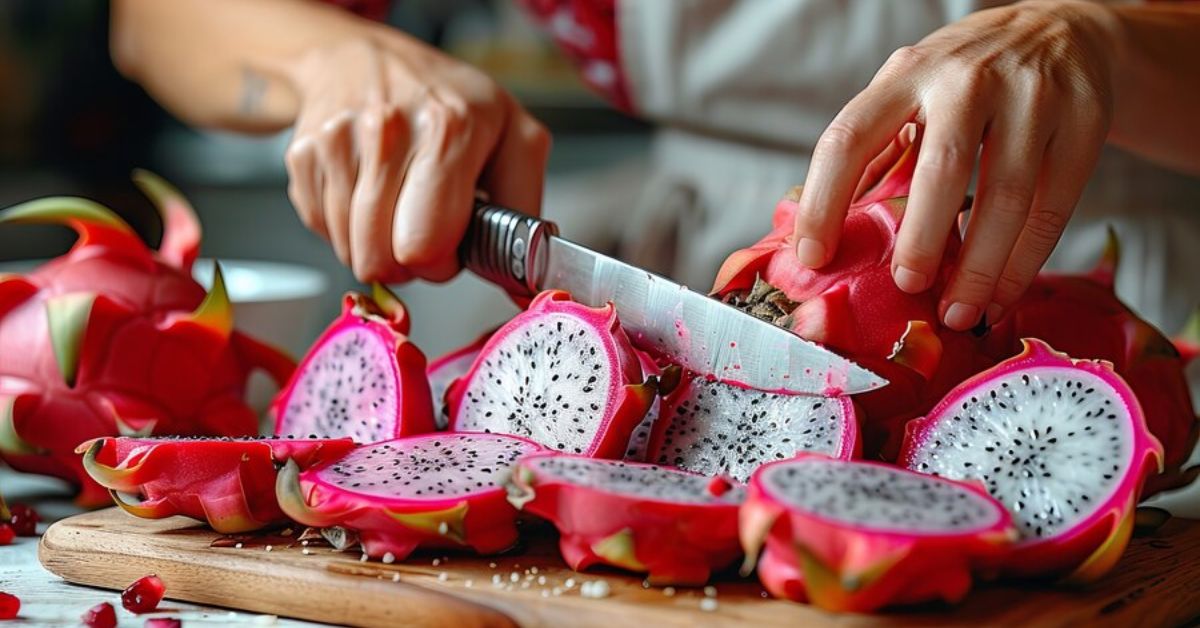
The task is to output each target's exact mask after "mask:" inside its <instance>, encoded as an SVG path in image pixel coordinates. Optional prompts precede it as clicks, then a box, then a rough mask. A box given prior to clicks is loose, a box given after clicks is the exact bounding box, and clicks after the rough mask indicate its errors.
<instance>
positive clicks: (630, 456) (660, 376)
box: [624, 349, 683, 462]
mask: <svg viewBox="0 0 1200 628" xmlns="http://www.w3.org/2000/svg"><path fill="white" fill-rule="evenodd" d="M635 350H636V349H635ZM637 354H638V361H639V362H641V364H642V372H643V373H645V374H646V376H647V378H646V382H647V384H649V385H651V386H653V387H654V391H655V396H654V399H653V400H651V402H650V407H649V408H648V409H647V410H646V416H644V417H642V422H641V423H638V424H637V427H635V428H633V434H632V435H631V436H630V437H629V444H628V445H626V447H625V456H624V459H625V460H630V461H633V462H645V461H646V457H647V455H649V452H648V449H649V447H650V435H651V434H652V433H653V431H654V425H655V424H656V423H657V422H658V417H659V416H660V415H661V413H662V405H663V396H664V395H666V394H667V393H669V392H671V391H672V390H674V389H675V387H676V386H678V385H679V380H680V378H681V377H682V374H683V370H682V369H680V368H679V366H677V365H675V364H669V363H668V364H667V365H666V366H662V365H660V364H659V363H658V362H657V361H656V360H655V359H654V357H653V356H651V355H650V354H649V353H646V352H645V351H640V350H638V351H637Z"/></svg>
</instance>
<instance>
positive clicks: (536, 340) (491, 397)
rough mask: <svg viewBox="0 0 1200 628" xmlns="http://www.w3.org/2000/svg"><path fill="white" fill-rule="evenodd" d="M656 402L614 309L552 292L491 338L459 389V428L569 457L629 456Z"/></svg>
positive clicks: (455, 418)
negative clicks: (631, 440) (509, 438)
mask: <svg viewBox="0 0 1200 628" xmlns="http://www.w3.org/2000/svg"><path fill="white" fill-rule="evenodd" d="M653 399H654V386H653V384H651V383H646V382H644V381H643V380H642V368H641V366H640V364H639V359H638V356H637V353H636V352H635V350H634V348H633V346H632V345H631V344H630V343H629V339H628V338H627V337H626V336H625V332H624V331H623V330H622V329H621V325H620V322H619V321H618V320H617V314H616V312H615V310H614V309H613V307H612V305H611V304H610V305H608V306H606V307H602V308H591V307H587V306H585V305H581V304H579V303H575V302H573V301H571V300H570V295H568V294H567V293H566V292H562V291H556V290H548V291H546V292H543V293H541V294H540V295H538V296H537V297H536V298H534V300H533V302H532V303H531V304H530V306H529V309H528V310H526V311H524V312H522V313H521V314H518V315H517V316H516V317H515V318H513V319H512V320H510V321H509V322H508V323H505V324H504V326H502V327H501V328H500V329H498V330H497V331H496V333H495V334H493V335H492V337H491V338H490V339H489V340H488V341H487V343H486V344H485V345H484V347H483V349H482V350H481V351H480V353H479V355H478V356H477V357H476V358H475V363H474V364H472V365H471V370H470V371H469V372H468V373H467V375H465V376H464V377H462V378H461V379H459V380H458V381H456V382H454V384H452V385H451V386H450V389H449V390H448V391H447V393H446V404H447V407H448V408H449V412H450V428H451V429H452V430H454V431H458V432H490V433H500V434H513V435H516V436H521V437H525V438H530V439H532V440H534V441H536V442H538V443H541V444H542V445H544V446H546V447H548V448H550V449H554V450H557V451H562V452H565V453H576V454H586V455H589V456H595V457H600V458H620V457H621V455H622V454H624V453H625V448H626V446H627V445H628V443H629V438H630V436H631V434H632V433H633V430H634V428H635V427H637V425H638V424H639V423H640V422H641V420H642V418H643V417H644V416H645V415H646V412H647V410H648V409H649V407H650V404H651V402H652V401H653Z"/></svg>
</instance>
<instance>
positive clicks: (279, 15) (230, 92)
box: [110, 0, 378, 132]
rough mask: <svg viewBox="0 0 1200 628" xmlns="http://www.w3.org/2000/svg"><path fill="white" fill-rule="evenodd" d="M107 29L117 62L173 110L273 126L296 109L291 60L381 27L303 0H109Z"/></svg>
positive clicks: (194, 118)
mask: <svg viewBox="0 0 1200 628" xmlns="http://www.w3.org/2000/svg"><path fill="white" fill-rule="evenodd" d="M111 29H112V32H111V38H110V39H111V44H110V45H111V53H112V57H113V62H114V63H115V64H116V65H117V68H118V69H119V70H120V71H121V73H122V74H124V75H125V76H127V77H129V78H130V79H132V80H135V81H137V82H138V83H140V84H141V85H142V86H143V87H144V88H145V89H146V91H147V92H149V93H150V95H151V96H153V97H154V98H155V99H156V100H157V101H159V103H161V104H162V105H163V106H164V107H166V108H167V109H168V110H170V111H171V112H172V113H173V114H175V115H176V116H178V117H179V118H181V119H183V120H185V121H187V122H188V123H191V124H195V125H199V126H206V127H217V128H224V129H230V130H237V131H244V132H269V131H275V130H278V129H281V128H284V127H286V126H288V125H290V124H291V123H292V122H293V120H294V119H295V117H296V109H297V102H298V100H297V96H296V94H295V93H294V91H293V89H292V87H291V85H290V84H289V82H288V80H287V79H286V77H285V74H286V71H285V69H286V67H287V64H288V63H289V62H290V61H292V60H294V59H296V58H297V57H299V56H300V55H302V53H303V52H304V51H305V50H308V49H310V48H314V47H318V46H323V45H327V44H332V43H336V42H338V41H342V40H347V39H351V38H354V37H361V36H363V35H364V34H367V33H371V32H374V31H375V30H376V29H378V27H377V26H376V25H374V24H373V23H371V22H368V21H366V20H362V19H360V18H358V17H356V16H354V15H351V14H349V13H346V12H345V11H342V10H339V9H336V8H333V7H329V6H325V5H322V4H320V3H316V2H308V1H304V0H171V1H170V2H163V1H161V0H114V2H113V8H112V24H111Z"/></svg>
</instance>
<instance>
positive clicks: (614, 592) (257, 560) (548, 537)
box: [38, 509, 1200, 628]
mask: <svg viewBox="0 0 1200 628" xmlns="http://www.w3.org/2000/svg"><path fill="white" fill-rule="evenodd" d="M525 536H526V537H534V540H532V541H529V542H528V544H527V546H525V547H524V548H522V549H521V550H519V551H517V552H514V553H512V554H511V555H506V556H502V557H492V558H479V557H469V556H463V555H452V556H449V557H448V560H447V559H446V558H443V557H442V556H441V555H419V556H416V557H413V558H410V559H409V560H407V561H404V562H403V563H396V564H390V565H387V564H383V563H380V562H377V561H372V562H360V560H359V554H358V553H357V552H352V553H342V552H335V551H333V550H331V549H330V548H328V547H320V548H311V549H310V548H302V547H300V546H298V545H297V546H295V547H288V546H287V545H288V543H287V542H286V541H282V540H277V544H273V545H272V549H271V551H267V550H266V548H265V547H264V546H262V545H261V543H262V541H258V542H257V543H256V542H251V541H247V542H246V543H244V544H243V547H241V548H236V547H210V544H211V543H212V541H213V540H215V539H217V538H218V537H219V535H217V534H216V533H215V532H212V531H211V530H207V529H205V528H203V527H201V526H199V525H198V524H196V522H194V521H192V520H189V519H184V518H181V517H174V518H171V519H164V520H160V521H145V520H141V519H135V518H133V517H131V516H129V515H126V514H125V513H123V512H120V511H118V510H116V509H109V510H104V511H99V512H93V513H87V514H83V515H78V516H75V517H71V518H69V519H65V520H63V521H60V522H58V523H55V524H54V525H52V526H50V528H49V529H48V530H47V531H46V534H45V536H43V537H42V542H41V546H40V547H39V552H38V555H39V558H40V559H41V561H42V564H43V565H45V567H46V568H47V569H49V570H50V571H51V572H53V573H55V574H57V575H59V576H61V577H63V578H64V579H66V580H68V581H70V582H76V583H80V584H87V585H93V586H99V587H105V588H109V589H122V588H124V587H125V586H127V585H128V584H129V583H130V582H133V581H134V580H136V579H137V578H140V577H142V576H144V575H146V574H149V573H157V574H158V575H159V576H161V577H162V579H163V580H164V582H165V583H166V585H167V596H168V597H169V598H174V599H178V600H185V601H189V602H198V603H202V604H213V605H218V606H225V607H230V608H237V609H244V610H248V611H253V612H259V613H269V614H275V615H281V616H287V617H296V618H301V619H307V620H314V621H324V622H330V623H339V624H352V625H359V626H384V625H388V626H398V625H403V626H447V627H450V626H454V627H468V626H513V625H522V626H573V627H574V626H580V627H583V626H602V627H604V628H623V627H625V626H631V625H632V626H639V627H640V626H655V627H657V626H680V627H688V628H693V627H695V626H719V625H730V626H733V625H743V626H744V625H755V626H785V625H786V626H833V625H839V626H864V627H868V626H869V627H882V626H910V625H911V626H934V625H938V626H943V625H945V626H950V625H960V626H979V625H983V624H1004V625H1019V626H1065V625H1087V626H1096V625H1113V626H1138V625H1142V626H1167V625H1178V624H1183V623H1188V622H1192V621H1195V620H1196V619H1197V618H1200V522H1194V521H1184V520H1173V521H1170V522H1168V523H1167V525H1165V526H1164V527H1163V528H1161V529H1160V530H1158V531H1157V532H1155V533H1153V534H1151V535H1149V536H1144V537H1141V538H1137V539H1134V541H1133V543H1132V544H1131V546H1130V548H1129V550H1128V551H1127V552H1126V554H1125V556H1124V557H1123V559H1122V560H1121V563H1120V564H1119V565H1118V566H1117V568H1116V569H1115V570H1114V571H1113V572H1112V573H1111V574H1109V575H1108V576H1107V577H1106V578H1105V579H1104V580H1103V581H1101V582H1099V583H1097V584H1095V585H1093V586H1091V587H1090V588H1086V589H1068V588H1063V587H1052V586H1050V585H1044V584H1043V585H1032V584H1031V585H1026V586H1013V585H1005V586H998V585H994V586H983V587H981V588H979V589H977V590H976V591H974V592H972V593H971V595H970V596H969V597H968V599H967V600H966V601H965V602H964V603H963V604H961V605H959V606H955V607H945V606H927V607H922V608H917V609H907V610H903V611H895V612H891V613H887V614H881V615H833V614H828V613H825V612H822V611H820V610H817V609H814V608H811V607H809V606H805V605H802V604H793V603H791V602H785V601H779V600H771V599H764V598H763V597H762V589H761V588H760V587H759V586H758V585H757V583H755V582H752V581H744V580H738V579H736V578H735V577H728V578H726V579H724V580H718V581H717V582H716V583H715V585H716V589H717V595H716V597H715V599H716V608H715V609H709V610H702V608H701V602H702V600H704V598H705V594H704V592H703V591H700V590H694V589H679V590H678V591H676V592H675V594H674V595H673V596H668V595H667V594H666V593H665V592H664V590H662V589H658V588H650V589H646V588H643V587H642V584H641V580H640V579H639V578H637V577H631V576H624V575H621V574H619V573H617V572H615V571H603V570H600V571H596V572H588V573H586V574H577V573H575V572H573V571H571V570H569V569H567V568H566V567H565V566H564V565H563V564H562V562H561V561H560V559H559V558H558V555H557V552H556V550H555V547H554V542H553V539H552V537H553V535H552V533H551V532H550V530H549V529H541V528H538V529H534V530H531V531H527V534H525ZM305 550H307V553H305ZM435 559H437V561H436V564H435ZM493 565H494V566H493ZM534 568H536V574H535V573H534ZM514 574H515V578H516V580H515V581H514V580H513V578H514ZM494 576H499V578H498V580H499V581H500V583H501V584H500V586H496V585H495V584H494V583H493V577H494ZM543 578H544V580H543ZM568 578H571V579H573V580H574V582H573V583H568ZM597 580H603V581H605V582H607V583H608V585H609V588H610V594H609V595H608V596H607V597H604V598H600V599H596V598H585V597H583V596H582V595H581V594H580V584H581V583H583V582H592V581H597ZM568 584H574V586H572V587H569V588H568V586H567V585H568ZM555 588H557V589H558V590H559V591H558V594H557V595H556V594H555V592H554V590H555ZM710 604H711V603H710Z"/></svg>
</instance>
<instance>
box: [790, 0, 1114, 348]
mask: <svg viewBox="0 0 1200 628" xmlns="http://www.w3.org/2000/svg"><path fill="white" fill-rule="evenodd" d="M1107 11H1108V10H1107V9H1105V8H1103V7H1097V6H1093V5H1091V4H1088V3H1065V2H1025V3H1021V4H1018V5H1015V6H1011V7H1006V8H1001V9H992V10H988V11H981V12H978V13H975V14H973V15H971V16H969V17H967V18H965V19H963V20H962V21H960V22H958V23H955V24H952V25H949V26H947V27H945V28H943V29H941V30H939V31H937V32H935V33H933V34H931V35H930V36H928V37H926V38H925V39H924V40H922V41H921V42H920V43H918V44H917V45H915V46H911V47H908V48H901V49H900V50H898V51H896V52H895V53H894V54H893V55H892V56H891V58H890V59H888V61H887V63H886V64H884V66H883V68H882V69H880V70H879V72H878V73H877V74H876V75H875V78H874V79H873V80H872V81H871V83H870V85H868V86H867V88H866V89H865V90H864V91H863V92H862V93H861V94H859V95H858V96H856V97H855V98H854V99H853V100H851V101H850V103H849V104H847V105H846V107H845V108H844V109H843V110H842V111H841V113H839V114H838V116H837V117H836V118H835V119H834V120H833V122H832V123H831V124H830V125H829V128H828V129H827V130H826V131H825V133H824V134H823V135H822V136H821V139H820V141H819V142H818V143H817V146H816V150H815V152H814V154H813V160H812V168H811V169H810V170H809V173H808V179H807V182H806V184H805V186H804V192H803V195H802V197H801V199H800V204H799V210H798V212H797V216H796V231H795V242H796V243H797V256H798V258H799V260H800V261H801V263H804V264H806V265H808V266H812V267H819V266H821V265H823V264H825V263H826V262H828V261H829V260H830V259H832V257H833V253H834V251H835V250H836V248H837V243H838V237H839V235H840V231H841V226H842V222H843V221H844V219H845V215H846V211H847V207H848V206H849V204H850V202H851V199H852V196H853V194H854V193H855V190H856V189H857V188H858V187H859V184H860V182H861V181H863V180H864V173H868V174H869V168H868V166H869V165H870V164H871V163H872V162H873V161H875V158H876V156H878V155H880V154H881V153H884V152H885V151H886V150H887V146H888V145H889V143H890V142H891V141H892V140H893V138H895V137H896V136H897V134H898V133H900V132H901V129H902V128H903V127H904V125H905V124H907V123H909V122H915V123H916V124H917V125H918V127H919V128H920V129H921V132H922V141H921V149H920V152H919V155H918V157H917V165H916V171H915V173H914V178H913V182H912V190H911V194H910V196H909V199H908V204H907V210H906V212H905V215H904V216H903V219H902V221H901V226H900V232H899V235H898V239H897V242H896V248H895V253H894V256H893V259H892V275H893V277H894V279H895V281H896V285H897V286H899V287H900V289H901V290H904V291H905V292H910V293H916V292H920V291H922V290H926V289H928V288H929V287H930V286H931V285H932V283H933V280H934V278H936V277H937V274H938V267H939V265H940V263H941V259H942V254H943V251H944V247H945V243H946V238H947V236H948V234H949V232H950V229H952V228H955V225H956V218H957V214H958V211H959V209H960V207H961V205H962V202H963V198H964V197H965V195H966V190H967V185H968V183H969V182H970V179H971V173H972V170H973V169H974V167H975V164H976V160H977V159H978V163H979V180H978V186H977V191H976V195H975V203H974V206H973V212H972V218H971V223H970V226H969V228H968V233H967V234H966V241H965V243H964V246H963V248H962V250H961V252H960V254H959V257H958V260H957V263H956V265H955V268H954V272H953V274H952V276H951V279H950V281H949V283H948V284H947V286H946V289H945V291H944V292H943V294H942V296H941V302H940V304H939V316H941V318H942V320H943V322H944V323H945V324H946V325H947V326H948V327H950V328H953V329H959V330H962V329H969V328H971V327H973V326H975V325H976V324H977V323H978V322H979V321H980V319H981V317H982V316H983V315H985V314H986V320H987V321H989V322H994V321H995V320H997V319H998V318H1000V317H1001V316H1002V315H1003V313H1004V311H1005V310H1006V308H1008V307H1010V306H1011V305H1012V304H1013V303H1014V302H1015V301H1016V300H1017V299H1018V298H1019V297H1020V296H1021V294H1022V293H1023V292H1024V291H1025V289H1026V287H1028V285H1029V283H1030V281H1032V279H1033V277H1034V276H1035V275H1036V274H1037V272H1038V271H1039V270H1040V269H1041V267H1042V265H1043V264H1044V263H1045V261H1046V259H1047V257H1049V255H1050V252H1051V251H1052V250H1053V249H1054V246H1055V244H1056V243H1057V242H1058V239H1059V236H1060V235H1061V234H1062V231H1063V228H1064V227H1065V226H1066V223H1067V221H1068V219H1069V218H1070V216H1071V213H1072V211H1073V209H1074V206H1075V203H1076V201H1077V200H1078V199H1079V196H1080V194H1081V192H1082V190H1083V186H1084V184H1085V183H1086V181H1087V179H1088V176H1089V175H1090V173H1091V171H1092V169H1093V167H1094V166H1095V162H1096V159H1097V157H1098V155H1099V151H1100V148H1101V146H1102V145H1103V143H1104V140H1105V137H1106V135H1107V133H1108V129H1109V125H1110V120H1111V119H1112V108H1113V105H1112V102H1113V97H1112V86H1111V82H1112V81H1111V75H1112V68H1111V67H1110V64H1111V62H1110V59H1109V55H1110V54H1112V51H1111V50H1110V48H1111V46H1109V45H1108V44H1106V42H1107V41H1111V39H1110V38H1109V34H1108V33H1109V29H1110V28H1111V26H1110V23H1109V17H1110V16H1109V14H1108V13H1107ZM981 144H982V150H980V145H981Z"/></svg>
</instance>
